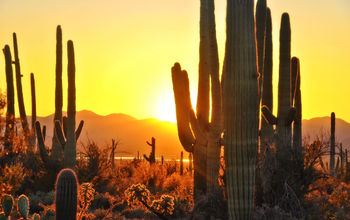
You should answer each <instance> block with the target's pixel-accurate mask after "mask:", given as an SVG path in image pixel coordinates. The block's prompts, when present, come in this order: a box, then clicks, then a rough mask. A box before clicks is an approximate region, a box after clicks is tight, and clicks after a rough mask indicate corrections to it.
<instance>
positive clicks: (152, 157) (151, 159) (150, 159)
mask: <svg viewBox="0 0 350 220" xmlns="http://www.w3.org/2000/svg"><path fill="white" fill-rule="evenodd" d="M146 143H147V144H148V145H149V146H151V147H152V151H151V153H150V155H149V156H148V157H147V156H146V155H145V154H144V155H143V157H144V158H145V159H146V160H147V161H148V162H149V163H150V164H151V165H152V164H154V163H155V162H156V139H155V138H154V137H152V143H149V142H148V141H146Z"/></svg>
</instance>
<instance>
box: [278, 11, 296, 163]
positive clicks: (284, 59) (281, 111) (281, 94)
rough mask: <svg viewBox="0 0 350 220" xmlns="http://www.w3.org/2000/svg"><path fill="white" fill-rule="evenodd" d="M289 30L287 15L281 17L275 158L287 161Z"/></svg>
mask: <svg viewBox="0 0 350 220" xmlns="http://www.w3.org/2000/svg"><path fill="white" fill-rule="evenodd" d="M290 48H291V30H290V21H289V15H288V14H287V13H284V14H283V15H282V21H281V29H280V63H279V81H278V113H277V117H278V124H277V127H276V129H277V133H278V140H277V157H278V158H279V159H280V160H282V161H283V160H286V161H288V160H289V159H290V155H291V154H290V152H291V151H290V150H291V123H290V121H289V113H290V109H291V107H292V106H291V92H290V91H291V86H290V84H291V73H290V66H291V65H290V59H291V55H290V53H291V52H290Z"/></svg>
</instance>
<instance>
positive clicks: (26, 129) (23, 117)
mask: <svg viewBox="0 0 350 220" xmlns="http://www.w3.org/2000/svg"><path fill="white" fill-rule="evenodd" d="M13 48H14V55H15V69H16V86H17V99H18V109H19V115H20V118H21V123H22V128H23V131H24V134H25V136H26V138H28V137H29V127H28V121H27V114H26V110H25V107H24V100H23V90H22V80H21V78H22V74H21V67H20V63H19V57H18V45H17V36H16V33H13Z"/></svg>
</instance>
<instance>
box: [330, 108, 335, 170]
mask: <svg viewBox="0 0 350 220" xmlns="http://www.w3.org/2000/svg"><path fill="white" fill-rule="evenodd" d="M334 165H335V114H334V112H332V114H331V148H330V160H329V168H330V171H331V173H332V175H334Z"/></svg>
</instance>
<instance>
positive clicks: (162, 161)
mask: <svg viewBox="0 0 350 220" xmlns="http://www.w3.org/2000/svg"><path fill="white" fill-rule="evenodd" d="M161 164H162V165H163V164H164V156H163V155H162V157H161Z"/></svg>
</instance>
